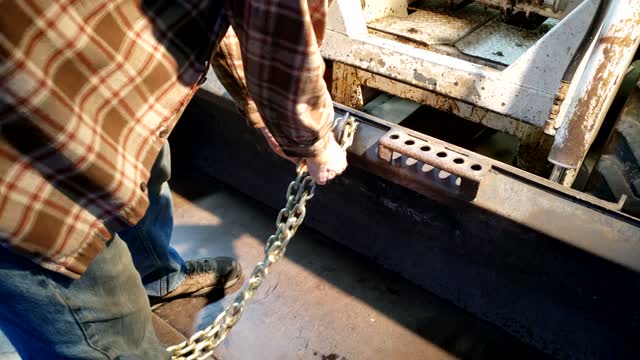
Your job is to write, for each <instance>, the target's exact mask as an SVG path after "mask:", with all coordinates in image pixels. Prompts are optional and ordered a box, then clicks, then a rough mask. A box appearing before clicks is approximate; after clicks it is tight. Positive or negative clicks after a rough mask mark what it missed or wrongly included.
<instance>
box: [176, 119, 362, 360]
mask: <svg viewBox="0 0 640 360" xmlns="http://www.w3.org/2000/svg"><path fill="white" fill-rule="evenodd" d="M356 125H357V123H356V122H355V121H354V120H353V118H352V117H351V116H349V114H348V113H347V114H345V116H344V117H342V118H339V119H336V120H335V121H334V123H333V127H332V129H333V130H334V134H336V135H337V140H338V143H339V144H340V146H341V147H342V148H343V149H344V150H346V149H347V148H348V147H349V146H351V144H352V143H353V137H354V134H355V130H356ZM296 171H297V176H296V179H295V180H294V181H292V182H291V183H290V184H289V187H288V188H287V205H286V206H285V207H284V208H283V209H282V210H280V212H279V213H278V217H277V219H276V231H275V233H274V234H273V235H271V236H270V237H269V239H268V240H267V242H266V244H265V248H264V252H265V257H264V259H263V260H262V261H261V262H259V263H258V264H257V265H256V267H255V268H254V269H253V272H252V273H251V278H249V282H248V283H247V285H246V286H245V287H244V288H243V289H242V291H240V293H239V294H238V295H237V296H236V298H235V299H234V300H233V303H232V304H231V305H229V307H227V308H226V309H225V310H224V311H222V312H221V313H220V314H219V315H218V316H217V317H216V319H215V320H214V321H213V323H212V324H211V325H209V326H208V327H207V328H205V329H203V330H200V331H198V332H196V333H195V334H193V335H192V336H191V338H189V340H187V341H184V342H182V343H180V344H178V345H174V346H170V347H168V348H167V351H169V352H170V353H171V358H172V359H173V360H193V359H204V358H207V357H209V356H210V355H211V354H212V353H213V350H214V349H215V348H216V347H217V346H218V345H219V344H220V343H221V342H222V341H223V340H224V339H225V337H226V336H227V334H228V333H229V331H230V330H231V328H233V326H234V325H235V324H236V323H237V322H238V320H240V317H241V316H242V313H243V312H244V310H245V308H246V306H247V304H248V303H249V301H250V300H251V298H252V297H253V295H254V294H255V292H256V290H257V289H258V288H259V287H260V285H261V284H262V281H263V280H264V278H265V276H267V274H268V273H269V269H270V268H271V265H273V264H274V263H276V262H277V261H278V260H280V258H282V256H283V255H284V253H285V251H286V249H287V245H289V241H291V238H292V237H293V235H294V234H295V233H296V231H297V230H298V227H300V225H301V224H302V221H303V220H304V217H305V215H306V213H307V208H306V205H307V201H309V200H310V199H311V198H313V196H314V194H315V192H316V183H315V181H314V180H313V178H312V177H311V176H309V173H308V172H307V168H306V166H305V165H303V164H299V165H298V167H297V169H296Z"/></svg>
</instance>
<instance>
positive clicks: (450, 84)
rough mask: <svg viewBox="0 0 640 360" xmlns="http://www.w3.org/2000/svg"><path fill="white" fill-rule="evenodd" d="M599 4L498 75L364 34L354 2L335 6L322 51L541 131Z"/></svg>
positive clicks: (583, 9)
mask: <svg viewBox="0 0 640 360" xmlns="http://www.w3.org/2000/svg"><path fill="white" fill-rule="evenodd" d="M598 4H599V0H586V1H584V2H583V3H581V4H580V5H579V6H578V7H576V9H575V10H574V11H572V12H571V13H570V14H569V15H568V16H566V17H565V18H564V19H563V20H562V21H561V22H560V23H559V24H558V25H557V26H555V27H554V28H553V29H551V31H549V32H548V33H547V34H546V35H545V36H544V37H543V38H541V39H540V40H539V41H538V43H537V44H536V46H535V47H532V48H530V49H529V50H528V51H526V52H525V54H524V55H522V56H521V57H520V58H519V59H518V60H517V61H516V62H515V63H513V64H511V65H510V66H508V67H507V68H506V69H504V70H502V71H499V70H496V69H494V68H491V67H488V66H483V65H479V64H476V63H472V62H469V61H465V60H461V59H458V58H456V57H453V56H449V55H444V54H441V53H437V52H435V51H431V50H427V49H421V48H417V47H414V46H411V45H407V44H403V43H401V42H398V41H394V40H390V39H386V38H382V37H379V36H376V35H373V34H369V33H368V30H367V28H366V21H365V17H364V12H363V11H362V9H361V8H360V2H359V1H353V0H337V1H335V2H334V5H333V6H332V7H333V9H331V11H330V16H331V18H332V20H331V22H330V23H329V28H328V32H327V36H326V39H325V42H324V45H323V47H322V49H321V50H322V55H323V56H324V57H325V58H327V59H329V60H333V61H337V62H340V63H343V64H347V65H349V66H353V67H355V68H358V69H361V70H365V71H368V72H371V73H374V74H378V75H381V76H385V77H388V78H391V79H394V80H398V81H400V82H404V83H407V84H409V85H412V86H415V87H418V88H421V89H425V90H429V91H433V92H435V93H438V94H440V95H444V96H447V97H451V98H454V99H457V100H461V101H465V102H468V103H471V104H473V105H476V106H479V107H482V108H485V109H487V110H490V111H493V112H496V113H499V114H502V115H505V116H509V117H512V118H516V119H518V120H521V121H524V122H526V123H529V124H532V125H535V126H538V127H543V126H544V124H545V121H546V120H547V119H548V116H549V111H550V109H551V106H552V104H553V101H554V98H555V94H556V91H557V89H558V86H559V84H560V79H561V78H562V76H563V75H564V73H565V71H566V69H567V67H568V66H569V64H570V63H571V60H572V59H573V56H574V55H575V54H576V52H577V50H578V48H579V46H580V44H581V42H582V39H583V37H584V35H585V34H586V33H587V30H588V29H589V26H590V21H585V19H592V18H593V17H594V15H595V13H596V10H597V8H598ZM358 9H359V11H358ZM560 44H561V46H560ZM559 49H562V51H561V53H560V52H559V51H558V50H559ZM549 59H553V61H552V62H550V61H549ZM540 64H544V66H540Z"/></svg>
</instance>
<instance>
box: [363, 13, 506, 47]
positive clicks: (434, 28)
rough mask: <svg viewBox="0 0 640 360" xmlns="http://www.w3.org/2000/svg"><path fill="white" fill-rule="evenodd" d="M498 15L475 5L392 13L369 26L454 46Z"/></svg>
mask: <svg viewBox="0 0 640 360" xmlns="http://www.w3.org/2000/svg"><path fill="white" fill-rule="evenodd" d="M498 14H499V11H497V10H494V9H489V8H486V7H484V6H481V5H478V4H471V5H469V6H465V7H464V8H462V9H460V10H457V11H455V12H453V13H452V14H447V13H444V12H437V11H432V10H417V11H415V12H414V13H412V14H410V15H409V16H408V17H406V18H401V17H396V16H388V17H385V18H382V19H380V20H377V21H374V22H372V23H370V24H369V27H370V28H372V29H375V30H378V31H382V32H386V33H389V34H393V35H398V36H402V37H405V38H408V39H412V40H415V41H418V42H420V43H423V44H426V45H441V44H444V45H452V44H454V43H455V42H456V41H458V40H460V39H462V38H463V37H464V36H465V35H467V34H469V33H470V32H472V31H473V30H475V29H477V28H478V27H480V26H482V25H483V24H484V23H486V22H487V21H489V20H491V19H493V18H494V17H496V16H497V15H498Z"/></svg>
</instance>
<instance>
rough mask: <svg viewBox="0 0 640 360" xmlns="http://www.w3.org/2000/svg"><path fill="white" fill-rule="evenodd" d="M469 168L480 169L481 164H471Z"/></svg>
mask: <svg viewBox="0 0 640 360" xmlns="http://www.w3.org/2000/svg"><path fill="white" fill-rule="evenodd" d="M471 170H475V171H480V170H482V166H480V164H473V165H471Z"/></svg>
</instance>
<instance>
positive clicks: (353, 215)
mask: <svg viewBox="0 0 640 360" xmlns="http://www.w3.org/2000/svg"><path fill="white" fill-rule="evenodd" d="M214 79H215V76H211V77H209V80H208V82H212V81H214ZM206 88H207V89H211V91H214V94H215V95H223V94H224V92H223V91H224V90H222V89H220V88H219V87H216V86H207V87H206ZM216 91H220V93H215V92H216ZM345 112H349V113H350V114H351V115H352V116H354V117H355V118H356V119H357V121H359V122H360V126H359V127H358V131H357V133H356V139H355V142H354V145H353V146H352V147H351V149H350V152H349V160H350V163H351V166H350V168H349V169H348V170H347V172H346V173H345V174H344V175H343V176H341V177H339V178H338V179H337V180H335V181H333V182H332V183H331V184H329V185H327V186H326V187H323V189H322V191H319V192H318V193H317V194H316V197H315V198H314V203H313V205H312V209H310V211H309V213H308V216H307V220H308V222H307V223H308V225H309V226H310V227H313V228H314V229H316V230H318V231H320V232H321V233H323V234H325V235H327V236H328V237H329V238H331V239H332V240H334V241H336V242H339V243H342V244H343V245H345V246H347V247H350V248H352V249H354V250H356V251H358V252H360V253H362V254H364V255H365V256H367V257H369V258H371V259H372V260H374V261H376V262H377V263H379V264H382V265H383V266H385V267H387V268H389V269H392V270H394V271H397V272H399V273H401V274H402V275H403V276H405V277H406V278H408V279H410V280H411V281H413V282H415V283H417V284H419V285H421V286H423V287H425V288H427V289H429V290H430V291H432V292H434V293H436V294H437V295H438V296H441V297H443V298H445V299H447V300H448V301H451V302H453V303H454V304H456V305H458V306H460V307H462V308H464V309H466V310H468V311H470V312H471V313H473V314H475V315H477V316H479V317H481V318H483V319H486V320H488V321H490V322H492V323H494V324H496V325H498V326H500V327H503V328H504V329H506V330H508V331H509V332H511V333H512V334H514V335H516V336H518V337H519V338H521V339H522V340H524V341H526V342H529V343H531V344H533V345H535V346H537V347H539V348H540V349H542V350H544V351H546V352H549V353H552V354H553V355H554V356H559V357H562V358H567V359H569V358H571V359H573V358H575V359H600V358H611V357H613V358H630V357H633V356H632V355H631V354H636V353H637V349H636V347H635V345H634V344H635V342H634V341H635V340H636V339H635V338H633V336H634V335H635V334H637V319H638V318H640V317H638V316H640V312H639V311H638V307H637V303H638V301H639V300H640V282H638V280H639V279H640V277H639V276H640V275H639V273H638V272H637V271H638V269H639V268H640V259H639V257H640V220H639V219H635V218H631V217H629V216H627V215H625V214H623V213H621V212H620V211H618V210H617V209H619V207H620V204H615V203H609V202H605V201H600V200H598V199H596V198H594V197H592V196H589V195H585V194H582V193H580V192H577V191H574V190H571V189H568V188H566V187H563V186H560V185H558V184H555V183H552V182H550V181H548V180H544V179H541V178H540V177H536V176H532V175H531V174H528V173H527V172H524V171H521V170H518V169H515V168H513V167H511V166H507V165H505V164H501V163H498V162H496V161H493V160H491V159H487V158H484V157H481V156H479V155H477V154H474V153H472V152H469V151H467V150H464V149H460V148H458V147H456V146H453V145H451V144H447V143H444V142H441V141H438V140H436V139H433V138H430V137H428V136H425V135H423V134H419V133H415V132H412V131H410V130H408V129H406V128H403V127H402V126H398V125H395V124H392V123H389V122H387V121H384V120H381V119H378V118H374V117H372V116H370V115H367V114H362V113H360V112H358V111H354V110H353V109H348V108H344V107H341V106H339V105H336V113H337V114H338V116H342V115H344V114H345ZM184 116H185V117H189V120H188V121H184V122H182V121H181V122H180V123H179V126H178V127H176V130H175V131H174V132H173V134H172V139H171V141H172V145H173V149H172V153H173V156H175V157H176V158H178V159H180V160H181V161H180V162H176V164H175V165H176V166H179V167H181V168H183V169H184V167H185V166H187V167H189V168H190V169H192V170H193V169H197V170H198V171H200V172H205V173H206V174H209V175H211V176H215V177H217V178H218V179H220V180H222V181H223V182H225V183H227V184H230V185H231V186H233V187H235V188H237V189H239V190H241V191H243V192H245V193H247V194H249V195H250V196H252V197H254V198H256V199H258V200H259V201H263V202H264V203H266V204H269V205H271V206H274V207H276V206H280V205H281V203H282V192H283V191H284V190H285V189H286V185H287V183H288V182H289V181H290V177H291V174H292V173H293V171H294V167H293V166H292V165H291V164H290V163H288V162H287V161H284V160H282V159H279V158H278V157H277V156H275V155H273V154H272V153H271V151H270V150H269V148H268V145H267V144H266V143H265V142H264V141H263V140H262V139H261V136H262V135H260V134H259V132H257V131H252V130H251V129H249V128H247V127H246V126H245V124H244V121H242V118H241V117H240V115H238V114H237V112H236V110H235V106H233V104H232V103H231V101H228V100H224V99H223V98H221V97H220V96H212V94H211V93H209V92H206V91H205V92H199V93H198V95H197V96H196V99H194V101H193V102H192V104H191V105H190V106H189V108H188V109H187V110H186V111H185V115H184ZM397 132H402V133H404V134H406V135H408V136H409V137H411V138H414V139H417V140H419V141H421V142H426V143H428V144H436V146H435V147H434V149H435V148H436V147H437V148H438V149H441V150H442V149H444V150H443V151H446V152H448V153H449V154H450V155H452V154H459V155H462V156H464V157H465V159H468V160H469V161H468V162H465V163H467V164H469V165H472V164H473V163H474V162H475V161H479V162H481V163H482V164H484V165H486V169H489V170H488V171H487V172H486V173H485V174H484V176H482V177H480V178H477V179H475V180H477V181H475V180H474V179H469V180H470V181H471V182H474V181H475V182H476V183H478V185H479V186H478V187H477V191H476V192H475V193H474V192H473V191H472V192H465V191H458V189H459V187H458V186H457V185H458V184H457V183H458V181H457V179H455V177H457V176H459V175H463V176H465V173H464V170H463V173H457V171H456V170H455V169H453V168H449V170H451V172H450V173H449V175H448V176H441V175H444V174H442V173H443V172H442V171H440V170H438V169H431V170H429V171H422V166H421V165H422V164H420V163H419V162H414V161H411V160H410V159H408V157H407V156H404V155H401V156H397V155H396V154H392V155H391V157H392V161H388V160H385V159H381V158H380V153H379V148H380V145H381V141H380V139H383V138H385V136H387V135H391V134H393V133H397ZM405 141H406V140H405ZM382 143H383V142H382ZM418 144H421V143H418V142H416V144H414V145H416V146H417V145H418ZM383 145H384V144H383ZM405 145H406V144H405ZM420 146H422V145H420ZM387 148H388V147H387ZM398 150H399V151H398V153H406V154H408V155H410V154H409V152H407V151H405V150H404V149H402V148H400V149H398ZM414 150H415V149H414ZM394 152H395V150H394ZM382 156H385V155H384V154H382ZM416 157H421V156H416ZM387 159H388V158H387ZM444 159H450V160H452V161H453V160H455V159H456V157H454V156H447V157H445V158H444ZM407 160H409V161H407ZM413 160H415V159H413ZM423 160H425V159H423ZM427 161H429V160H428V159H427ZM453 164H456V163H455V162H453ZM449 165H451V164H449ZM445 166H448V165H447V164H445V165H443V167H445ZM452 166H453V165H452ZM256 174H260V176H256ZM394 183H395V184H394ZM420 194H423V195H425V196H421V195H420ZM432 199H433V200H432ZM618 264H620V265H618ZM611 279H615V281H611ZM620 284H624V286H620Z"/></svg>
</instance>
